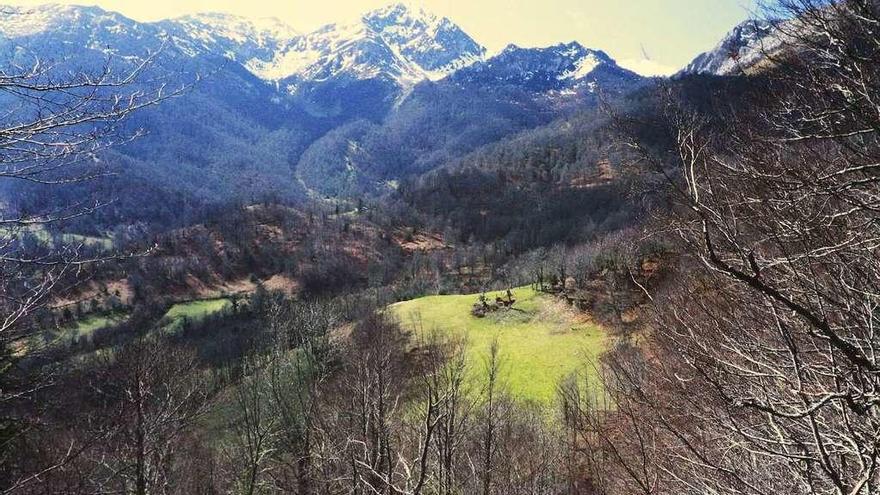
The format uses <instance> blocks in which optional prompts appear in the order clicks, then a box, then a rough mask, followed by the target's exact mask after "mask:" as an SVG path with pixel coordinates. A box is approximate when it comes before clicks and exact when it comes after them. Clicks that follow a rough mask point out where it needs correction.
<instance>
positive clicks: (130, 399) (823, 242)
mask: <svg viewBox="0 0 880 495" xmlns="http://www.w3.org/2000/svg"><path fill="white" fill-rule="evenodd" d="M778 8H779V11H778V12H776V14H777V15H778V16H779V17H780V18H781V19H783V20H782V21H781V22H777V23H776V24H775V25H776V30H777V32H776V34H775V35H774V36H775V37H776V41H777V42H778V43H774V44H772V45H770V44H768V46H772V47H773V50H772V51H770V50H768V52H767V53H765V54H764V57H765V61H764V62H763V63H762V64H761V67H759V68H758V69H757V70H755V73H754V74H752V75H750V76H748V77H736V78H730V79H716V78H704V77H688V78H684V79H681V80H672V81H668V82H665V83H662V84H659V85H658V86H656V87H655V88H653V89H652V90H650V91H648V90H643V91H641V92H640V93H639V94H638V95H636V96H633V97H631V99H629V100H628V103H624V104H622V106H618V107H611V108H609V109H607V112H608V113H607V116H606V117H603V118H602V119H600V120H595V121H590V122H584V123H583V128H582V130H581V131H579V132H578V135H580V136H582V137H583V139H585V141H583V142H585V143H591V141H590V139H594V140H595V144H596V145H598V144H599V143H605V142H608V141H612V140H613V141H614V142H616V143H617V145H618V146H617V147H615V148H614V149H606V148H605V147H604V146H603V147H596V146H594V144H589V145H587V146H583V143H581V144H578V143H577V141H579V139H575V140H570V139H566V138H565V137H564V135H562V134H560V135H556V134H554V132H553V131H552V129H545V130H543V131H540V132H536V133H531V134H524V135H522V136H520V137H518V138H514V139H512V140H509V141H506V142H503V143H500V144H498V145H496V146H495V147H494V149H487V150H484V151H481V152H478V153H475V154H472V155H469V156H467V157H465V158H464V159H462V160H461V163H458V164H456V165H455V166H452V167H448V168H446V169H444V170H442V171H438V172H436V173H433V174H429V175H427V176H424V177H422V178H419V179H418V180H413V181H411V182H408V183H406V184H404V185H403V186H402V190H401V195H400V197H399V198H398V199H397V200H395V201H392V200H389V201H388V202H387V203H385V204H384V205H382V206H379V205H369V206H364V205H358V206H357V207H356V212H355V213H357V214H356V215H350V214H349V213H350V212H349V211H348V205H346V206H345V207H342V208H335V209H329V210H328V209H327V208H324V209H321V208H316V209H314V210H311V211H312V213H309V210H307V209H306V210H301V211H300V210H296V211H294V212H293V213H291V210H289V209H287V208H286V207H280V206H276V205H262V206H260V205H258V206H256V207H255V206H253V205H251V206H249V207H236V208H233V209H231V210H227V211H225V212H223V214H220V215H215V216H211V215H209V216H208V217H205V218H203V219H201V223H200V224H199V225H198V226H196V227H193V228H191V229H189V230H187V229H184V230H181V231H177V232H175V233H172V234H169V235H167V236H165V237H161V236H160V237H150V236H143V235H141V234H138V233H131V232H129V234H128V235H130V239H129V240H130V241H131V244H129V245H128V246H130V247H129V249H132V251H124V252H123V253H122V254H119V253H111V252H108V251H107V250H104V249H96V248H92V247H89V246H84V245H82V243H70V242H59V243H45V242H38V241H37V240H35V239H34V236H33V234H32V229H33V228H34V226H42V227H45V228H47V229H51V228H52V225H53V224H57V223H59V222H60V223H65V222H67V223H70V222H75V221H79V220H80V219H84V218H87V217H88V216H89V215H92V214H94V213H95V212H96V211H98V210H100V204H95V203H93V202H91V201H79V200H78V201H74V202H72V203H71V206H70V207H69V208H66V209H64V210H53V211H37V210H38V209H39V208H37V206H39V205H37V204H36V203H35V204H34V207H35V208H37V210H33V211H28V210H20V211H15V212H11V213H15V214H16V216H14V217H9V218H6V217H4V218H3V219H2V220H0V223H2V228H3V236H4V238H5V239H6V240H5V241H4V242H3V243H2V244H0V296H2V297H0V307H2V313H0V314H2V319H0V346H2V349H0V350H2V354H0V493H35V494H36V493H77V494H79V493H84V494H85V493H95V494H97V493H136V494H147V493H168V494H172V493H187V494H189V493H205V494H210V493H247V494H256V493H298V494H324V493H334V494H335V493H339V494H343V493H346V494H389V495H391V494H394V495H399V494H407V495H417V494H425V495H427V494H458V493H479V494H484V495H489V494H557V493H570V494H608V495H612V494H632V493H643V494H661V493H675V494H695V495H696V494H705V493H717V494H734V493H749V494H769V493H804V494H807V493H810V494H813V493H819V494H852V495H857V494H871V493H877V492H878V490H880V472H878V469H880V442H878V438H880V420H878V417H880V415H878V408H880V362H878V359H880V358H878V355H880V338H878V336H877V331H876V327H877V323H878V321H877V320H878V315H880V312H878V307H880V300H878V298H880V296H878V294H880V287H878V284H880V242H878V239H880V224H878V209H880V189H878V185H880V179H878V170H880V165H878V163H880V142H878V139H880V117H878V115H880V113H878V108H880V107H878V103H877V102H878V101H880V34H878V30H877V26H878V25H880V5H878V3H877V2H876V1H874V0H841V1H834V2H832V1H824V0H783V1H781V2H778ZM138 70H140V69H135V72H134V73H133V74H127V75H124V76H122V77H121V78H118V76H116V75H114V74H110V73H104V74H92V75H91V76H90V77H88V78H85V77H82V78H76V77H74V78H73V79H71V80H70V81H69V82H64V83H60V82H59V81H58V80H57V79H55V78H52V77H50V76H49V75H47V74H45V73H43V72H41V71H40V68H39V67H37V68H35V69H33V70H22V71H21V73H18V74H7V75H0V88H2V89H4V90H7V91H9V92H12V93H14V94H19V95H21V96H22V98H23V100H24V101H26V102H28V101H43V100H41V98H43V99H45V98H53V100H52V101H53V103H55V104H56V105H53V106H52V107H53V108H58V109H59V110H58V111H57V112H55V113H53V112H48V113H47V112H33V113H26V112H25V113H21V114H19V115H21V117H20V118H21V120H20V121H18V122H13V123H12V124H10V125H9V126H7V127H6V128H5V129H3V130H2V131H0V150H2V151H3V153H2V156H0V160H2V163H3V171H2V172H0V180H7V181H9V180H25V181H29V182H31V183H35V184H41V185H42V186H44V187H49V188H61V189H65V190H66V188H68V187H76V186H71V184H79V183H84V182H86V181H89V180H91V179H93V178H95V177H96V176H98V175H101V174H100V170H97V172H96V169H95V168H94V167H100V165H99V164H98V163H96V162H94V161H93V160H91V156H92V154H93V153H94V152H95V151H97V150H99V149H102V148H103V147H105V146H106V145H107V144H108V143H111V142H114V141H124V140H125V138H124V136H118V135H117V134H116V133H118V132H120V126H118V125H117V124H118V123H119V122H120V121H121V120H122V119H124V118H126V117H128V116H129V114H131V113H133V112H136V111H137V110H139V109H140V108H142V107H144V106H149V105H153V104H161V102H162V100H163V99H165V98H167V97H168V96H169V94H175V91H176V90H174V89H169V88H155V89H153V90H148V89H144V87H138V88H136V89H130V88H128V87H127V86H126V85H125V84H123V83H124V81H128V80H130V79H131V78H133V77H136V76H137V71H138ZM129 89H130V93H126V91H127V90H129ZM169 91H170V92H169ZM47 95H49V96H47ZM58 103H64V105H60V104H58ZM71 136H76V137H77V138H76V139H73V140H71ZM534 143H550V145H549V146H544V145H543V144H542V145H541V146H543V148H542V147H540V146H535V144H534ZM539 149H540V150H543V151H538V150H539ZM549 149H554V150H556V151H554V152H553V153H549V152H548V151H547V150H549ZM548 153H549V154H548ZM554 153H559V154H562V155H565V157H564V158H561V159H558V160H557V158H556V156H557V155H555V154H554ZM605 160H607V162H604V163H610V165H611V174H618V175H626V179H625V180H610V179H611V178H610V177H609V172H608V170H604V171H603V170H590V166H591V164H595V163H599V162H600V161H605ZM591 174H592V175H591ZM562 185H567V186H568V187H562ZM459 188H464V189H463V190H464V191H466V194H461V191H462V189H459ZM490 193H491V197H490ZM74 197H75V196H71V198H74ZM486 198H489V199H486ZM79 199H82V198H79ZM615 201H616V202H615ZM450 202H452V203H455V204H456V205H459V206H456V207H454V208H443V205H447V206H448V205H449V204H450ZM621 204H622V206H618V205H621ZM379 209H381V210H382V211H381V212H380V211H379ZM367 212H370V213H369V215H375V216H373V217H372V218H370V219H369V220H364V219H363V217H364V216H365V215H367ZM11 213H10V212H7V213H6V215H9V214H11ZM310 215H314V216H310ZM358 218H360V220H356V219H358ZM350 219H351V220H350ZM637 220H638V221H639V222H641V223H639V224H638V225H634V224H635V222H636V221H637ZM212 222H213V223H212ZM404 225H406V226H408V228H409V229H411V230H410V231H409V232H408V234H404V237H406V236H407V235H408V236H410V237H413V238H415V237H416V234H417V233H418V232H417V231H418V230H424V231H431V232H443V237H444V238H446V239H449V240H454V242H450V244H454V248H450V249H440V250H438V251H437V252H435V253H430V252H425V253H415V254H412V253H411V254H409V255H404V254H402V252H401V251H400V249H399V247H395V246H397V244H395V243H394V242H392V241H393V236H394V235H398V234H399V229H401V228H402V227H403V226H404ZM623 226H627V227H629V229H625V230H624V229H622V227H623ZM260 228H263V229H267V228H268V232H269V233H268V234H267V233H265V232H263V233H260V232H259V229H260ZM309 229H311V230H312V231H314V232H313V233H311V234H307V233H306V232H307V231H309ZM572 231H574V233H572ZM29 232H30V233H29ZM119 235H120V236H124V235H127V234H125V233H120V234H119ZM218 235H220V236H222V239H223V243H222V244H223V245H225V246H228V249H227V250H218V249H217V248H216V246H217V242H216V241H217V239H218V237H217V236H218ZM308 235H314V236H317V237H313V238H310V239H309V238H307V236H308ZM273 236H275V237H273ZM298 236H306V238H300V237H298ZM266 239H275V240H276V241H277V242H276V243H275V244H273V243H267V242H263V241H265V240H266ZM316 239H317V240H316ZM351 239H360V240H361V242H362V243H361V244H359V245H358V249H360V250H361V251H375V252H376V253H379V255H377V257H376V262H377V263H378V266H379V267H380V269H379V270H378V271H375V270H376V269H375V266H377V265H376V264H373V265H372V266H373V267H374V268H372V269H371V268H367V267H363V266H360V265H358V262H357V258H356V257H354V256H353V255H352V253H351V252H350V251H351V250H348V251H346V250H345V249H343V248H344V247H345V246H344V245H341V242H342V241H343V240H351ZM156 241H158V243H157V242H156ZM297 243H299V244H297ZM153 244H158V245H157V246H155V247H153ZM291 245H298V246H300V247H301V249H298V250H295V252H291V251H286V250H285V249H287V248H289V246H291ZM285 246H287V247H285ZM331 248H338V252H337V254H339V255H340V256H342V255H343V254H344V253H348V256H352V257H350V258H338V259H343V260H345V261H344V262H341V263H340V262H338V259H337V261H336V262H333V261H332V260H331V259H330V258H328V257H325V256H324V255H325V254H326V253H327V252H331V251H332V249H331ZM180 250H188V251H190V252H192V253H193V256H192V258H191V259H188V260H187V259H181V258H180V257H179V256H176V255H177V254H179V253H178V251H180ZM328 250H329V251H328ZM152 251H156V252H155V253H152ZM355 251H357V250H355ZM151 253H152V254H158V256H156V257H151V256H152V254H151ZM646 253H652V254H656V253H662V256H659V257H657V258H656V259H659V260H661V261H660V262H661V263H664V264H665V265H666V266H664V270H665V271H666V273H667V276H665V277H663V279H662V280H661V281H655V282H652V283H648V281H646V280H645V279H644V278H642V277H640V274H642V273H644V271H645V270H644V256H645V254H646ZM355 254H360V252H357V253H355ZM265 259H271V261H264V260H265ZM291 260H296V261H295V262H294V261H291ZM266 263H269V264H270V265H271V266H269V265H267V264H266ZM126 264H128V265H126ZM124 266H128V267H129V268H127V269H125V270H127V273H128V272H132V273H133V272H137V273H139V274H140V275H139V276H142V277H145V278H144V280H143V281H142V282H141V283H142V286H143V287H154V289H153V293H149V291H147V292H145V294H143V295H142V299H143V300H142V301H141V302H140V303H139V304H138V306H137V308H135V309H134V310H133V312H132V315H131V317H130V318H129V319H128V320H127V321H126V322H125V323H124V324H122V325H120V326H119V327H117V328H115V329H114V331H113V332H112V334H110V333H106V334H101V335H99V340H101V342H99V343H98V345H95V346H94V347H89V348H81V349H77V350H75V351H76V352H70V351H71V350H70V349H67V350H64V351H63V352H62V351H58V349H54V348H51V349H31V348H28V347H27V345H28V344H27V343H28V338H29V337H31V336H32V335H33V334H34V333H36V332H39V327H38V326H35V325H34V324H33V323H34V322H35V321H36V317H35V315H37V314H38V313H39V312H40V310H41V308H43V307H44V306H45V305H46V303H47V301H49V300H51V298H52V297H53V296H54V295H55V294H57V293H59V292H63V291H64V290H67V289H68V288H69V286H70V285H71V284H73V283H75V282H76V281H77V280H78V279H80V278H81V277H82V276H86V277H89V276H96V277H98V276H110V275H108V274H113V273H114V271H122V270H124V268H122V267H124ZM136 266H139V267H140V268H139V269H135V267H136ZM261 270H262V271H261ZM371 270H374V271H371ZM247 272H253V273H257V274H259V275H263V276H268V275H271V274H275V273H281V272H284V273H287V274H289V275H291V276H296V277H297V278H298V279H299V280H301V283H302V284H304V288H305V290H304V291H303V292H302V293H301V297H300V298H298V299H295V300H294V299H291V298H289V297H287V296H284V295H282V294H280V293H272V292H270V291H266V290H264V289H262V288H259V289H258V290H257V292H256V293H255V294H254V295H253V296H252V297H251V298H250V300H249V301H248V303H247V304H244V303H241V304H236V305H235V306H234V307H233V308H231V309H229V310H227V311H226V312H223V313H221V314H219V315H217V316H214V317H211V318H207V319H205V320H203V321H200V322H186V323H185V324H184V325H183V326H182V328H181V329H180V330H179V331H177V332H174V333H168V332H165V331H163V329H162V323H161V317H162V315H163V314H164V311H165V309H166V308H167V306H166V305H163V304H161V303H157V301H159V300H160V299H161V292H162V287H163V286H162V285H161V283H162V282H161V281H162V280H167V279H168V277H170V278H171V279H174V280H177V278H179V279H180V280H179V282H180V283H183V282H184V279H185V278H186V275H189V274H193V273H202V275H204V276H205V277H207V276H209V275H210V276H214V275H216V274H218V273H220V274H227V275H230V276H236V275H239V274H244V273H247ZM476 272H478V273H479V275H480V276H481V277H484V278H483V279H482V280H481V281H480V282H479V283H485V284H489V283H492V282H493V281H495V282H497V283H503V284H505V285H512V284H513V283H515V282H517V283H527V282H534V283H537V284H544V283H545V282H546V283H547V284H550V285H558V284H562V286H563V287H564V286H567V285H568V284H569V279H571V280H572V282H571V283H572V284H573V285H574V286H576V287H577V288H588V287H590V286H591V285H592V284H594V282H595V281H596V280H597V278H602V279H603V280H604V281H605V282H604V284H603V285H602V287H603V288H610V289H609V292H610V293H611V294H612V296H613V297H612V299H613V298H614V297H617V296H615V294H618V295H619V297H620V298H621V299H622V300H625V301H626V307H625V308H623V307H622V306H618V307H615V308H610V309H609V308H605V310H607V311H606V313H607V317H606V318H605V319H604V320H603V321H605V320H607V321H606V323H607V325H608V326H609V328H610V330H609V331H610V332H611V334H612V335H613V346H612V348H611V349H610V350H609V351H608V353H607V354H606V356H605V357H604V358H603V361H602V362H601V363H593V365H596V366H598V371H599V373H598V375H599V377H600V378H601V380H599V381H595V382H593V381H589V380H587V379H586V378H584V377H586V376H594V373H583V374H575V375H573V376H571V377H570V378H569V379H567V380H565V381H564V382H563V383H560V384H559V392H558V400H557V401H556V402H555V406H554V407H551V408H546V407H541V406H537V405H533V404H527V403H523V402H522V401H519V400H517V399H516V397H515V396H516V391H515V390H511V389H510V387H509V386H508V385H507V384H506V383H505V382H504V379H503V376H504V373H503V370H504V368H505V366H509V365H510V363H506V362H505V357H504V349H503V348H499V347H498V346H497V345H492V346H490V347H489V348H487V349H484V350H483V356H484V359H483V360H482V361H480V362H473V360H468V359H466V358H465V343H464V342H460V341H457V340H455V339H451V338H448V337H445V336H443V335H439V334H436V333H433V332H430V331H428V330H430V329H425V330H426V331H424V332H419V334H420V335H421V337H418V338H417V337H415V336H413V335H410V334H408V333H407V332H404V331H403V330H402V329H401V326H400V324H399V323H398V322H395V321H394V320H393V319H391V318H389V317H388V316H387V314H385V313H384V312H383V311H381V310H382V308H383V307H384V306H385V304H386V303H387V302H389V301H392V300H395V299H397V298H398V297H400V296H401V295H403V294H418V293H427V292H440V291H443V290H449V289H454V288H456V287H461V286H466V285H467V284H468V283H471V282H472V281H473V276H474V273H476ZM151 276H152V277H155V280H149V277H151ZM467 277H470V278H467ZM466 278H467V280H466ZM352 281H354V283H351V282H352ZM392 286H393V287H395V289H396V290H397V292H393V291H383V290H381V289H382V288H383V287H384V288H388V287H392ZM401 286H405V287H406V290H402V289H401ZM600 309H602V308H593V310H594V311H599V310H600ZM623 309H626V310H627V312H631V311H633V310H636V309H637V310H638V311H639V312H640V317H639V318H635V319H633V318H629V319H628V320H627V322H624V321H623V318H622V313H623V311H622V310H623ZM589 366H590V364H589V363H584V367H585V371H586V370H587V368H588V367H589ZM469 376H480V377H482V379H481V380H480V381H479V383H481V384H482V385H479V386H477V385H474V382H473V381H472V380H469V379H468V377H469Z"/></svg>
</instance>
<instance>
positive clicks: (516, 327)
mask: <svg viewBox="0 0 880 495" xmlns="http://www.w3.org/2000/svg"><path fill="white" fill-rule="evenodd" d="M513 293H514V298H515V299H516V304H515V305H514V307H513V309H509V310H500V311H498V312H494V313H490V314H489V315H487V316H486V317H484V318H477V317H475V316H473V315H471V312H470V311H471V307H472V305H473V304H474V303H475V302H476V301H477V299H478V295H477V294H471V295H453V296H428V297H423V298H419V299H414V300H411V301H405V302H400V303H397V304H393V305H392V306H390V310H391V312H392V314H394V315H395V316H396V317H397V318H399V319H400V321H401V323H402V325H403V326H404V328H406V329H408V330H411V331H413V332H416V333H420V332H429V331H432V330H438V331H441V332H444V333H447V334H448V335H450V336H453V337H461V338H464V339H465V341H466V342H467V358H468V362H469V367H470V373H471V374H472V376H474V377H475V379H476V380H477V381H479V377H480V376H482V375H481V373H482V372H483V371H484V370H485V361H486V357H487V356H488V353H489V348H490V346H491V344H492V342H493V341H494V340H495V339H497V341H498V346H499V351H500V355H501V359H502V363H503V364H502V378H503V381H504V384H505V385H506V387H507V389H508V390H509V392H510V393H512V394H513V395H514V396H515V397H517V398H519V399H521V400H530V401H535V402H539V403H543V404H551V403H552V402H553V401H554V400H555V398H556V394H557V387H558V385H559V383H560V381H561V380H562V379H563V378H565V377H566V376H568V375H570V374H571V373H573V372H575V371H585V372H588V373H592V372H593V369H594V366H595V365H596V363H597V362H598V358H599V357H600V355H601V354H602V353H603V352H604V350H605V349H606V346H607V337H606V334H605V332H604V331H603V329H602V328H601V327H599V326H597V325H596V324H594V323H591V322H589V321H588V319H587V318H586V317H585V316H584V315H583V314H579V313H577V312H576V311H574V310H572V309H571V308H569V307H568V306H567V305H565V304H564V303H563V302H561V301H559V300H558V299H556V298H554V297H553V296H549V295H546V294H542V293H539V292H536V291H534V290H532V289H531V288H529V287H520V288H517V289H513ZM496 295H497V296H501V297H504V294H503V293H502V292H493V293H487V296H488V298H489V300H494V299H495V296H496Z"/></svg>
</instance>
